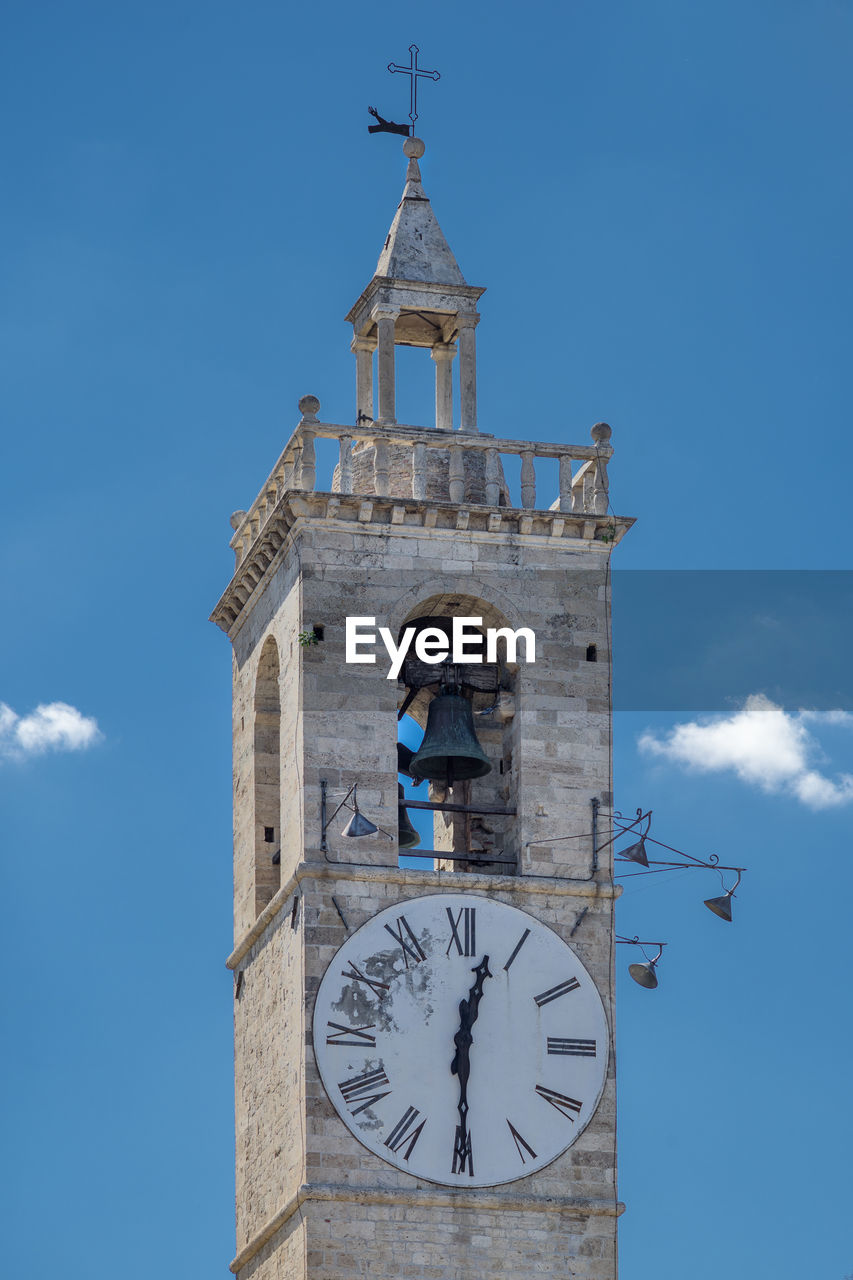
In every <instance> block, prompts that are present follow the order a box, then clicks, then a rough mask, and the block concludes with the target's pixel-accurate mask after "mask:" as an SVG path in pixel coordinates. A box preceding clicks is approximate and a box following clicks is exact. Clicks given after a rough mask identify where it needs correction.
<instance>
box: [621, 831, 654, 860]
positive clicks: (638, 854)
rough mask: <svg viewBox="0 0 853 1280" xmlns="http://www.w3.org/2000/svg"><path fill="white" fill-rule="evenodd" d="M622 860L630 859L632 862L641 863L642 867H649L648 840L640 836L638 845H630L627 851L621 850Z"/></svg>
mask: <svg viewBox="0 0 853 1280" xmlns="http://www.w3.org/2000/svg"><path fill="white" fill-rule="evenodd" d="M619 857H620V858H629V859H630V861H631V862H639V864H640V866H641V867H647V866H648V865H649V859H648V857H647V855H646V838H645V836H640V838H639V840H638V841H637V843H636V844H629V845H628V848H627V849H620V850H619Z"/></svg>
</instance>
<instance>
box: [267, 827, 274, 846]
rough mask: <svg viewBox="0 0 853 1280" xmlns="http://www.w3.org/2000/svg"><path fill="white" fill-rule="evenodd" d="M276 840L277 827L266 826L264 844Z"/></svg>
mask: <svg viewBox="0 0 853 1280" xmlns="http://www.w3.org/2000/svg"><path fill="white" fill-rule="evenodd" d="M274 840H275V827H264V844H272V843H273V841H274Z"/></svg>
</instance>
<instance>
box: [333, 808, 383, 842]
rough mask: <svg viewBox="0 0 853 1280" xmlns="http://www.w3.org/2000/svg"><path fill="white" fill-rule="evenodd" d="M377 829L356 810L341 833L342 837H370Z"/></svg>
mask: <svg viewBox="0 0 853 1280" xmlns="http://www.w3.org/2000/svg"><path fill="white" fill-rule="evenodd" d="M378 830H379V828H378V827H374V825H373V823H372V822H370V821H369V820H368V819H367V818H365V816H364V814H363V813H362V812H361V810H360V809H356V811H355V813H354V814H353V815H352V817H351V818H350V820H349V822H348V823H347V825H346V826H345V827H344V829H343V831H342V832H341V835H342V836H372V835H373V833H374V832H375V831H378Z"/></svg>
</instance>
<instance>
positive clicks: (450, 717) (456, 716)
mask: <svg viewBox="0 0 853 1280" xmlns="http://www.w3.org/2000/svg"><path fill="white" fill-rule="evenodd" d="M454 617H457V618H466V619H468V618H474V617H476V618H481V619H482V624H481V625H479V626H478V630H479V631H480V632H481V634H482V635H483V646H482V647H483V657H484V660H483V661H482V662H480V663H472V664H454V663H452V662H437V663H434V664H429V663H424V662H421V661H419V660H418V659H417V657H416V656H414V657H412V656H411V652H412V651H410V656H408V657H407V659H406V662H405V663H404V666H403V670H402V672H401V679H400V690H399V696H400V711H401V713H402V714H401V716H400V719H399V729H400V731H399V732H398V742H400V743H402V744H403V745H404V746H405V747H408V748H410V750H415V751H419V750H420V751H421V753H422V754H423V752H424V751H427V752H429V753H432V754H433V755H434V756H436V757H437V758H438V760H439V762H440V764H439V767H438V768H437V769H436V770H435V772H436V774H438V775H440V776H435V777H433V776H432V774H429V775H428V778H429V780H428V781H427V783H426V785H425V786H421V787H420V788H418V789H417V790H413V789H412V785H411V779H408V780H407V779H405V774H404V773H402V774H401V775H400V777H401V779H402V780H404V781H405V782H406V783H407V785H406V788H405V790H406V795H407V797H410V798H411V800H415V801H416V802H420V803H423V802H427V803H428V804H429V805H430V809H414V808H410V809H409V810H408V815H409V819H410V821H411V822H412V824H413V825H414V826H415V827H416V828H417V829H418V830H419V832H421V833H422V835H423V836H426V834H427V833H429V836H430V838H429V839H428V840H427V839H422V842H421V848H424V849H435V850H436V854H437V861H438V865H439V866H440V867H441V868H442V869H443V870H448V871H450V870H457V871H475V870H487V871H488V872H489V873H490V874H501V873H503V874H513V872H514V870H515V864H516V860H517V855H518V850H517V847H516V844H517V840H516V821H515V813H516V793H517V785H516V771H515V770H514V768H513V758H514V755H515V736H516V732H517V730H516V727H515V719H516V717H515V694H516V686H517V680H516V671H517V668H516V665H515V664H514V663H513V664H510V663H507V662H506V661H505V659H503V658H501V656H500V652H499V655H498V660H497V661H496V662H492V663H488V662H487V661H485V631H486V629H487V628H488V627H506V626H507V625H508V624H507V621H506V619H505V618H504V617H503V615H502V614H501V613H500V611H499V610H497V609H496V608H495V607H494V606H492V605H489V604H487V603H486V602H485V601H484V600H482V599H478V598H476V597H472V596H462V595H450V594H447V595H442V596H432V597H430V598H429V599H428V600H424V601H422V602H420V603H418V604H417V605H416V606H415V607H414V608H412V609H410V611H409V614H408V616H407V617H406V619H405V620H404V622H403V624H402V626H401V628H400V632H401V634H402V631H403V629H404V628H405V627H411V626H413V625H414V626H416V627H417V628H419V629H420V628H422V627H426V626H430V627H431V628H432V629H433V630H435V629H438V630H439V631H440V630H441V627H442V625H444V626H445V627H447V626H448V624H449V623H450V620H451V619H453V618H454ZM474 648H475V649H476V642H474ZM437 700H438V701H437ZM431 709H432V714H431ZM415 726H417V728H415ZM418 729H419V730H420V732H418ZM424 731H426V733H425V732H424ZM460 741H461V742H462V744H463V745H462V746H461V747H460V746H459V743H460ZM445 744H447V750H446V751H445ZM457 751H458V752H459V753H460V755H459V758H458V759H457V757H456V755H455V753H456V752H457ZM478 761H479V763H478ZM457 765H458V766H459V767H457ZM483 766H485V769H484V768H483ZM430 810H431V811H430ZM442 853H446V854H447V855H449V856H448V857H447V858H446V859H444V858H441V856H440V855H441V854H442ZM416 854H417V850H416V849H412V850H411V851H410V852H407V851H406V850H404V849H401V851H400V858H401V864H402V865H406V866H417V865H420V866H421V867H430V866H432V865H433V864H432V863H431V862H429V861H427V860H426V859H424V858H420V859H418V858H417V857H416V856H415V855H416ZM404 859H405V861H403V860H404Z"/></svg>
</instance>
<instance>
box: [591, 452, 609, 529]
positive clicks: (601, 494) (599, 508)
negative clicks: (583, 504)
mask: <svg viewBox="0 0 853 1280" xmlns="http://www.w3.org/2000/svg"><path fill="white" fill-rule="evenodd" d="M607 490H608V483H607V459H606V458H603V457H599V458H598V461H597V462H596V465H595V478H594V480H593V489H592V509H593V511H594V512H595V514H596V515H597V516H603V515H606V514H607Z"/></svg>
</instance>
